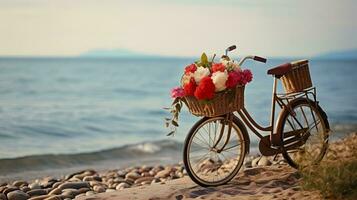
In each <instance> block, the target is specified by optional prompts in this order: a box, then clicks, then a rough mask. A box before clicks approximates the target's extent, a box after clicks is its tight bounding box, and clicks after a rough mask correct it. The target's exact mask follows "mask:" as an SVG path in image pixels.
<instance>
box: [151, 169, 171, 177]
mask: <svg viewBox="0 0 357 200" xmlns="http://www.w3.org/2000/svg"><path fill="white" fill-rule="evenodd" d="M170 173H171V168H166V169H164V170H161V171H159V172H158V173H157V174H156V175H155V178H166V177H168V176H169V175H170Z"/></svg>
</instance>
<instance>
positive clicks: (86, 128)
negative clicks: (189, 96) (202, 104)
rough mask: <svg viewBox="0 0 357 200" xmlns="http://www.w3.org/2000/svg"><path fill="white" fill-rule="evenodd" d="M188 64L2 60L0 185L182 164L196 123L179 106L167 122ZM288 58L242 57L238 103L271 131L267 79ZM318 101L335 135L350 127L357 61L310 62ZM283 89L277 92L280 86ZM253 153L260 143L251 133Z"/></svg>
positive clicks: (355, 120) (356, 103)
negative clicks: (246, 76) (243, 81)
mask: <svg viewBox="0 0 357 200" xmlns="http://www.w3.org/2000/svg"><path fill="white" fill-rule="evenodd" d="M193 60H194V58H83V57H73V58H72V57H71V58H6V57H2V58H0V181H1V180H10V179H15V178H22V179H31V178H36V177H38V176H43V175H45V174H48V175H61V174H64V173H69V172H71V171H74V170H77V169H83V168H95V169H103V170H104V169H107V168H121V167H126V166H130V165H142V164H157V163H158V162H159V163H173V162H180V161H181V159H182V147H183V141H184V138H185V136H186V135H187V133H188V131H189V129H190V127H192V126H193V125H194V123H195V122H197V121H198V120H199V118H198V117H195V116H192V115H191V114H190V113H189V112H188V110H187V108H184V109H183V111H182V113H181V115H180V121H179V124H180V126H179V128H178V130H177V133H176V134H175V135H174V136H173V137H172V136H171V137H168V136H166V134H167V133H168V132H169V130H168V129H167V128H165V126H164V118H165V117H168V116H169V113H168V112H167V111H166V110H164V109H163V107H168V106H170V104H171V102H172V99H171V97H170V89H171V88H173V87H175V86H178V85H179V82H180V78H181V75H182V72H183V69H184V67H185V66H186V65H188V64H190V63H192V61H193ZM292 60H294V59H269V58H268V62H267V63H266V64H263V63H256V62H254V61H247V62H246V63H245V64H244V65H243V68H246V69H250V70H251V71H252V72H253V76H254V78H253V81H252V82H251V83H249V84H248V85H247V86H246V90H245V105H246V108H247V109H248V110H249V112H250V113H251V115H252V116H253V117H254V118H255V119H256V120H257V122H259V123H260V124H262V125H265V126H267V125H269V116H270V106H271V105H270V104H271V91H272V83H273V79H272V77H271V76H269V75H267V70H268V69H269V68H271V67H273V66H275V65H279V64H282V63H285V62H289V61H292ZM310 72H311V77H312V80H313V85H314V86H315V87H316V88H317V98H318V100H319V102H320V105H321V107H322V108H323V109H324V110H325V111H326V113H327V115H328V119H329V121H330V124H331V127H332V132H333V135H334V138H341V137H343V136H344V135H346V134H348V133H350V132H352V131H357V89H356V86H357V84H356V81H357V60H314V59H311V60H310ZM279 89H280V90H281V86H279ZM250 138H251V141H252V150H251V152H256V153H257V152H258V151H257V149H256V147H257V143H258V138H257V137H256V136H255V135H254V134H250Z"/></svg>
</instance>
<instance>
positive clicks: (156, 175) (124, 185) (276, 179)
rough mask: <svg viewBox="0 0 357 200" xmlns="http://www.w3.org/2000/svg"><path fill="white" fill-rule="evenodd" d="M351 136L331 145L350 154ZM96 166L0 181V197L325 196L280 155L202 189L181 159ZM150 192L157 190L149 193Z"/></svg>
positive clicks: (252, 162)
mask: <svg viewBox="0 0 357 200" xmlns="http://www.w3.org/2000/svg"><path fill="white" fill-rule="evenodd" d="M350 138H352V142H354V143H356V142H357V141H356V140H357V133H356V132H354V133H351V134H349V136H348V137H347V139H346V138H344V139H340V140H338V141H335V142H332V143H331V145H330V148H331V149H335V150H336V149H337V150H338V151H339V152H340V153H342V154H343V155H347V154H348V152H344V148H345V147H344V143H346V142H348V140H350ZM349 142H351V141H349ZM345 151H347V150H345ZM328 154H329V153H328ZM326 157H329V155H326ZM342 157H343V156H342ZM327 159H328V158H327ZM354 159H356V158H354ZM96 170H97V171H96ZM96 170H93V169H87V170H81V171H77V172H75V173H71V174H67V175H66V176H63V177H62V178H55V177H43V174H41V175H42V178H39V179H36V180H34V181H28V182H27V181H23V180H15V181H11V182H8V183H0V199H6V198H7V199H8V200H16V199H21V198H22V199H31V200H43V199H47V200H50V199H66V200H69V199H73V198H76V199H77V198H79V199H83V200H84V199H87V200H89V199H93V198H94V199H108V200H110V199H148V198H149V199H150V198H151V199H155V200H159V199H180V198H181V199H190V198H196V197H201V196H202V197H203V196H204V197H207V199H234V196H235V195H239V196H240V197H242V199H254V198H259V199H274V198H279V199H281V198H285V197H290V196H291V197H294V198H296V199H311V197H314V199H315V198H316V199H321V196H320V194H319V193H318V192H316V191H312V192H310V191H309V192H306V191H301V189H300V188H299V181H300V178H299V176H298V173H297V170H295V169H293V168H292V167H290V166H289V165H288V164H287V163H286V162H285V161H284V160H283V158H282V156H279V157H278V158H277V159H276V160H273V157H264V156H251V155H248V156H246V158H245V162H244V164H243V166H242V168H241V170H240V172H239V173H238V175H237V176H236V177H235V178H234V179H233V180H232V181H231V182H229V183H228V184H226V185H223V186H219V187H214V188H202V187H199V186H197V185H196V184H195V183H193V182H192V181H191V179H190V178H189V177H188V176H187V173H186V171H185V169H184V167H183V165H182V163H177V164H163V163H160V164H157V162H156V164H152V165H136V166H133V165H132V166H129V167H127V168H121V169H112V170H105V169H103V170H98V169H96ZM41 175H39V176H41ZM146 191H147V192H146ZM149 191H155V192H150V193H148V192H149ZM305 194H307V195H305ZM253 197H254V198H253Z"/></svg>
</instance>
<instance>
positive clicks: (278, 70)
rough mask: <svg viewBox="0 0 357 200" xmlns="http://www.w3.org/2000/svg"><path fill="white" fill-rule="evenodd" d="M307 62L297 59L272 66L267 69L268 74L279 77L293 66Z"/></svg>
mask: <svg viewBox="0 0 357 200" xmlns="http://www.w3.org/2000/svg"><path fill="white" fill-rule="evenodd" d="M308 62H309V61H308V60H298V61H294V62H290V63H285V64H282V65H278V66H276V67H274V68H271V69H269V70H268V74H270V75H273V76H275V77H276V78H280V77H282V76H284V75H285V74H286V73H288V72H289V71H291V70H292V69H293V68H294V67H296V66H300V65H305V64H307V63H308Z"/></svg>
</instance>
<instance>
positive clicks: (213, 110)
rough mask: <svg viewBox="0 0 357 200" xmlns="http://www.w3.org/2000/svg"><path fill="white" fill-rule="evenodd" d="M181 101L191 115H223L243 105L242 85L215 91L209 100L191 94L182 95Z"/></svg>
mask: <svg viewBox="0 0 357 200" xmlns="http://www.w3.org/2000/svg"><path fill="white" fill-rule="evenodd" d="M183 101H184V103H185V104H186V106H187V107H188V109H189V110H190V112H191V113H192V114H193V115H196V116H206V117H214V116H219V115H224V114H227V113H230V112H234V111H237V110H240V109H242V108H243V107H244V86H237V87H236V88H235V89H232V90H227V91H224V92H220V93H216V94H215V97H214V98H213V99H211V100H209V101H207V100H197V99H196V98H195V97H193V96H187V97H184V99H183Z"/></svg>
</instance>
